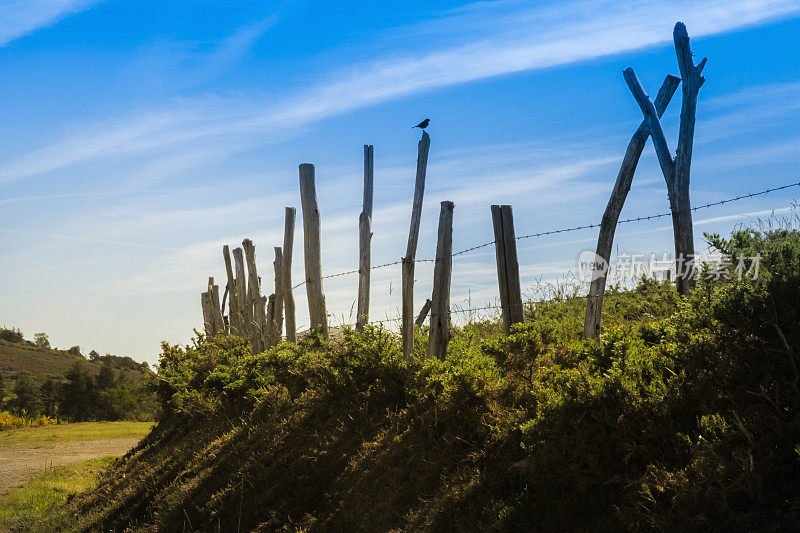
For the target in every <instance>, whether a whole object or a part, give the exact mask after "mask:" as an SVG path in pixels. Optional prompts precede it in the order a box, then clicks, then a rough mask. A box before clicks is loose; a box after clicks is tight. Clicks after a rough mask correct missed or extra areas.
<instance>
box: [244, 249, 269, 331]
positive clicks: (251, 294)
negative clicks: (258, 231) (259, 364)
mask: <svg viewBox="0 0 800 533" xmlns="http://www.w3.org/2000/svg"><path fill="white" fill-rule="evenodd" d="M242 248H244V259H245V262H246V263H247V294H246V295H245V302H246V304H245V305H246V306H247V308H248V309H249V310H251V311H250V316H249V317H248V318H249V319H250V324H249V325H248V329H249V331H250V333H251V336H252V333H253V332H254V331H257V332H258V334H259V335H263V330H261V329H260V324H261V316H260V315H259V314H258V312H257V310H256V305H257V304H258V299H259V298H260V297H261V280H260V278H259V277H258V269H256V247H255V245H253V241H251V240H250V239H245V240H243V241H242ZM265 305H266V304H265Z"/></svg>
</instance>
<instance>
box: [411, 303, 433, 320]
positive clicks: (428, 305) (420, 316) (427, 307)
mask: <svg viewBox="0 0 800 533" xmlns="http://www.w3.org/2000/svg"><path fill="white" fill-rule="evenodd" d="M430 311H431V299H430V298H428V299H426V300H425V303H424V304H423V306H422V309H420V310H419V314H418V315H417V319H416V320H415V321H414V325H415V326H417V327H420V326H422V325H423V324H424V323H425V319H426V318H428V313H430Z"/></svg>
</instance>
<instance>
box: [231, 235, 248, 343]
mask: <svg viewBox="0 0 800 533" xmlns="http://www.w3.org/2000/svg"><path fill="white" fill-rule="evenodd" d="M233 263H234V266H235V268H236V281H235V284H236V301H237V302H238V305H239V314H240V318H239V333H238V335H239V336H240V337H241V338H243V339H249V338H250V330H251V329H252V328H251V326H252V324H253V305H252V302H251V301H249V300H248V298H247V294H248V290H247V276H246V274H245V270H244V255H243V254H242V249H241V248H239V247H237V248H234V249H233Z"/></svg>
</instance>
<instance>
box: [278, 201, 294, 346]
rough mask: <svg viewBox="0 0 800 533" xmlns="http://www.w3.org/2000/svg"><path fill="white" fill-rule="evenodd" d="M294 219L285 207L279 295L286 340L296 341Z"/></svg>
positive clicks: (290, 210)
mask: <svg viewBox="0 0 800 533" xmlns="http://www.w3.org/2000/svg"><path fill="white" fill-rule="evenodd" d="M294 219H295V208H294V207H287V208H286V212H285V216H284V222H283V261H282V262H281V266H282V268H283V272H282V274H281V282H282V283H283V287H282V288H281V294H282V295H283V308H284V311H285V314H286V340H287V341H289V342H295V341H296V340H297V337H296V330H297V322H296V321H295V318H294V294H292V250H293V248H294Z"/></svg>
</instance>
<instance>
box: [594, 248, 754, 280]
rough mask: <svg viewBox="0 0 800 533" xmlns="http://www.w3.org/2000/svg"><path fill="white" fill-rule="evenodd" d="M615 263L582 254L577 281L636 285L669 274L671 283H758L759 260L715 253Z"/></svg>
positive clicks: (624, 257) (621, 258)
mask: <svg viewBox="0 0 800 533" xmlns="http://www.w3.org/2000/svg"><path fill="white" fill-rule="evenodd" d="M616 259H617V261H616V263H614V264H609V263H608V261H606V260H605V259H603V258H602V257H600V256H599V255H597V254H596V253H594V252H592V251H590V250H586V251H583V252H581V254H580V256H578V277H579V278H580V279H581V281H584V282H592V281H594V280H596V279H599V278H602V277H607V278H613V279H614V280H615V281H636V280H638V279H640V278H641V277H642V276H656V275H658V274H661V275H663V276H664V277H665V278H667V279H669V278H670V277H671V276H672V275H673V273H674V276H675V279H695V280H700V279H701V278H702V279H706V280H710V281H719V280H722V279H725V280H730V279H738V280H739V281H741V280H743V279H752V280H755V279H758V269H759V266H760V263H761V256H760V255H758V254H757V255H755V256H752V257H751V256H745V255H738V256H736V257H733V256H731V255H729V254H723V253H719V252H715V253H709V254H696V255H690V256H686V257H684V256H683V255H680V256H679V257H678V258H677V259H675V258H672V257H670V256H669V255H668V254H666V253H665V254H662V256H661V258H658V257H657V256H656V254H652V253H651V254H649V255H645V254H618V255H617V258H616Z"/></svg>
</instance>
